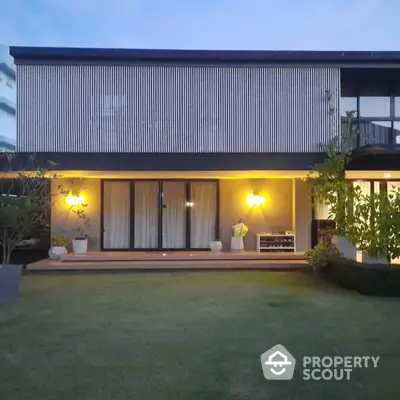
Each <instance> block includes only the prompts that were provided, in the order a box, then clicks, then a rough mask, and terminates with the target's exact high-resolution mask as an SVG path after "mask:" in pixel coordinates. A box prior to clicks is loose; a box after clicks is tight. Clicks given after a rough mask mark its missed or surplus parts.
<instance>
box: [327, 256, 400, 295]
mask: <svg viewBox="0 0 400 400" xmlns="http://www.w3.org/2000/svg"><path fill="white" fill-rule="evenodd" d="M322 274H323V276H324V277H325V278H326V279H327V280H328V281H331V282H334V283H336V284H338V285H340V286H342V287H344V288H347V289H352V290H356V291H357V292H359V293H362V294H366V295H369V296H400V266H397V265H394V266H393V265H392V266H390V265H380V264H361V263H357V262H356V261H352V260H344V259H340V260H335V261H331V262H330V263H329V264H328V265H327V266H326V267H325V268H324V269H323V272H322Z"/></svg>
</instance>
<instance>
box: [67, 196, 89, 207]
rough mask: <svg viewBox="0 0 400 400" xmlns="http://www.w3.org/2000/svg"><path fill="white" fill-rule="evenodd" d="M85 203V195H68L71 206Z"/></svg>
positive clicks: (68, 203)
mask: <svg viewBox="0 0 400 400" xmlns="http://www.w3.org/2000/svg"><path fill="white" fill-rule="evenodd" d="M83 204H85V199H84V198H83V196H67V205H68V206H70V207H76V206H81V205H83Z"/></svg>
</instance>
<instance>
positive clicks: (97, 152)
mask: <svg viewBox="0 0 400 400" xmlns="http://www.w3.org/2000/svg"><path fill="white" fill-rule="evenodd" d="M11 55H12V56H13V57H14V59H15V63H16V65H17V79H18V93H17V110H18V111H17V151H18V157H20V158H21V160H22V159H23V158H24V157H26V156H27V155H28V154H31V153H36V154H37V160H38V161H39V162H41V163H45V162H46V161H48V160H51V161H54V162H57V163H58V165H57V166H56V167H55V168H57V169H59V170H60V171H61V172H62V174H63V178H62V179H59V180H57V181H55V182H53V188H55V187H56V186H57V185H59V184H60V183H61V184H62V186H63V187H64V188H68V189H69V188H70V189H71V193H75V196H76V197H75V199H76V200H77V201H84V202H85V203H86V204H87V208H86V212H87V214H88V216H90V218H91V225H90V226H89V227H87V230H88V231H89V232H88V233H89V234H90V235H91V236H93V237H94V238H95V239H96V244H95V246H94V248H97V249H101V250H114V249H118V250H124V249H126V250H135V249H140V250H143V249H147V250H151V249H207V248H209V243H210V241H212V240H215V239H221V241H222V242H223V245H224V249H228V247H229V242H230V237H231V234H232V230H231V227H232V225H233V224H235V223H236V222H237V221H238V220H239V219H243V221H244V222H245V223H246V225H248V227H249V233H248V235H247V237H246V238H245V248H246V249H247V250H255V249H256V234H257V233H260V232H271V233H272V232H282V231H283V232H285V231H292V232H295V234H296V250H297V251H305V250H307V249H308V248H309V247H310V246H311V229H312V224H313V221H315V220H320V219H325V218H326V210H324V207H316V208H315V209H312V207H311V196H310V193H309V188H308V187H307V186H306V184H305V183H304V182H303V181H302V178H304V177H305V176H306V174H307V172H308V171H309V168H310V166H312V165H314V164H315V163H316V162H318V161H321V160H322V159H323V157H324V154H323V149H324V145H326V144H327V143H328V142H329V141H330V140H331V139H332V138H334V137H335V136H337V135H339V134H340V129H341V116H343V115H344V113H345V111H351V110H355V111H356V113H357V115H356V117H357V123H358V124H359V126H360V130H366V131H368V132H367V133H368V134H369V137H372V138H373V139H374V140H370V141H369V142H365V138H364V137H360V138H359V139H358V140H357V143H356V144H355V156H357V157H356V158H355V161H354V163H353V165H352V166H351V169H352V170H351V171H349V178H350V179H355V180H362V183H361V182H360V183H359V184H360V185H362V187H363V188H364V189H365V190H366V191H373V190H387V188H388V185H390V184H396V179H397V178H399V177H400V173H399V172H398V171H399V169H400V158H399V157H398V156H397V155H396V154H395V151H396V144H399V143H400V133H399V132H400V53H394V52H376V53H371V52H310V51H305V52H301V51H300V52H288V51H260V52H258V51H186V50H179V51H169V50H160V51H159V50H122V49H83V48H76V49H71V48H30V47H12V48H11ZM389 182H391V183H389ZM76 188H77V189H76ZM252 196H253V197H252ZM254 196H259V197H256V198H255V197H254ZM254 200H256V203H257V201H259V200H262V201H261V204H256V205H254ZM252 201H253V203H252ZM78 223H79V221H77V218H76V215H74V214H71V212H70V210H69V208H68V205H66V204H65V202H63V200H60V201H59V202H57V203H56V204H54V205H53V208H52V216H51V226H52V234H65V233H66V234H67V235H69V236H70V237H73V236H74V235H76V229H77V226H78Z"/></svg>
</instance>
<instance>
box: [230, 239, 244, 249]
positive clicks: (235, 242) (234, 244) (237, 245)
mask: <svg viewBox="0 0 400 400" xmlns="http://www.w3.org/2000/svg"><path fill="white" fill-rule="evenodd" d="M230 251H233V252H240V251H244V244H243V239H242V238H237V237H232V238H231V248H230Z"/></svg>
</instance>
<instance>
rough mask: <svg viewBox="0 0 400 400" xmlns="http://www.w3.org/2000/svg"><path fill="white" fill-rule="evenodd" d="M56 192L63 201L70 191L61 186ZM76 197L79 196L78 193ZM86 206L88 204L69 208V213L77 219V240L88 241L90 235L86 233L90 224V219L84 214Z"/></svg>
mask: <svg viewBox="0 0 400 400" xmlns="http://www.w3.org/2000/svg"><path fill="white" fill-rule="evenodd" d="M58 190H59V192H60V194H61V195H62V196H63V197H64V198H65V199H67V198H68V196H69V195H70V194H71V190H70V189H68V188H64V187H63V186H62V185H59V186H58ZM77 195H79V193H78V194H77ZM87 206H88V204H84V203H82V204H81V203H80V204H77V205H73V206H70V210H71V212H72V213H73V214H75V215H76V217H77V218H78V225H79V226H78V227H77V231H78V232H79V236H77V237H75V239H77V240H83V239H90V235H89V234H88V233H87V231H86V229H87V228H88V227H90V222H91V218H90V217H89V216H88V215H87V214H86V208H87Z"/></svg>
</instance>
